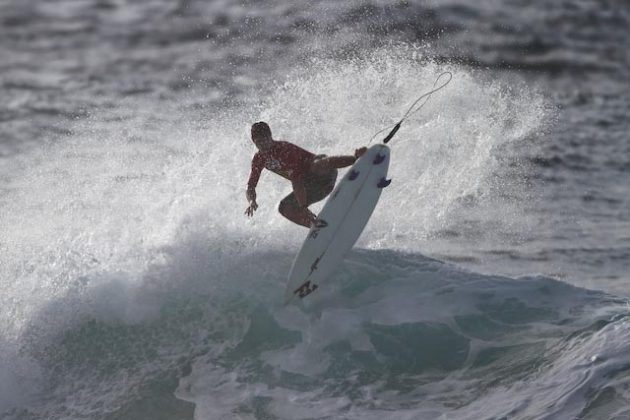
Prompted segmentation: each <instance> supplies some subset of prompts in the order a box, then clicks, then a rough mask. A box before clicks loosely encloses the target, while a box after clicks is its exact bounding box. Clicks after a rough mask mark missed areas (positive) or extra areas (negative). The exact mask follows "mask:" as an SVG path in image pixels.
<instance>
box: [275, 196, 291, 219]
mask: <svg viewBox="0 0 630 420" xmlns="http://www.w3.org/2000/svg"><path fill="white" fill-rule="evenodd" d="M291 210H293V206H292V204H291V198H290V197H285V198H283V199H282V201H280V204H278V211H279V212H280V214H281V215H283V216H284V217H288V215H289V214H290V213H291Z"/></svg>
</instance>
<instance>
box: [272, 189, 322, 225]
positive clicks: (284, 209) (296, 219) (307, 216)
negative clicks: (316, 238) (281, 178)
mask: <svg viewBox="0 0 630 420" xmlns="http://www.w3.org/2000/svg"><path fill="white" fill-rule="evenodd" d="M278 211H279V212H280V214H281V215H283V216H284V217H286V218H287V219H289V220H290V221H292V222H293V223H296V224H298V225H301V226H304V227H307V228H310V227H311V223H312V222H313V220H315V215H314V214H313V213H312V212H311V211H310V210H309V209H308V208H306V207H300V205H299V204H298V202H297V199H296V198H295V194H294V193H291V194H289V195H287V196H286V197H284V198H283V199H282V201H281V202H280V205H279V206H278Z"/></svg>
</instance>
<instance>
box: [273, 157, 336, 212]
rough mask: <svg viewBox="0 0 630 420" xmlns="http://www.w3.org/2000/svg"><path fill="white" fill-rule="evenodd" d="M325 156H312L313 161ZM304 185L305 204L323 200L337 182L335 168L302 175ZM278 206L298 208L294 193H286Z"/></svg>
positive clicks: (308, 204)
mask: <svg viewBox="0 0 630 420" xmlns="http://www.w3.org/2000/svg"><path fill="white" fill-rule="evenodd" d="M324 157H326V155H317V156H315V158H313V161H316V160H317V159H321V158H324ZM303 179H304V187H305V188H306V205H307V206H310V205H311V204H313V203H317V202H318V201H321V200H323V199H324V198H326V197H327V196H328V194H330V193H331V192H332V190H333V189H334V188H335V183H336V182H337V170H336V169H331V170H330V171H329V172H328V173H326V174H324V175H319V174H313V173H307V174H306V175H304V178H303ZM280 206H281V207H282V206H291V207H295V208H299V207H300V205H299V204H298V201H297V198H296V197H295V193H294V192H292V193H291V194H289V195H287V196H286V197H284V198H283V199H282V201H281V202H280Z"/></svg>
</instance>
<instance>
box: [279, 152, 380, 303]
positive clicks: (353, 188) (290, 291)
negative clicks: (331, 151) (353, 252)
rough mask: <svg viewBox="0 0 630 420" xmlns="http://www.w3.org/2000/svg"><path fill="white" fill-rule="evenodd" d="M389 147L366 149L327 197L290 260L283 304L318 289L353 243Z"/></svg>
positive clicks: (369, 206)
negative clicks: (298, 250) (299, 247)
mask: <svg viewBox="0 0 630 420" xmlns="http://www.w3.org/2000/svg"><path fill="white" fill-rule="evenodd" d="M388 167H389V147H387V146H385V145H384V144H377V145H374V146H372V147H370V148H369V149H368V150H367V151H366V152H365V154H364V155H363V156H361V158H359V159H358V160H357V161H356V162H355V163H354V165H352V167H351V168H350V169H349V170H348V172H347V173H346V174H345V176H344V177H343V179H342V180H341V181H339V183H338V184H337V186H336V187H335V189H334V190H333V192H332V193H331V194H330V196H329V197H328V200H327V201H326V204H325V205H324V208H323V209H322V211H321V212H320V213H319V215H318V216H317V219H316V221H315V224H314V225H313V226H312V227H311V229H310V231H309V233H308V236H307V237H306V240H305V241H304V244H303V245H302V248H301V249H300V252H299V253H298V255H297V257H295V260H294V261H293V266H292V267H291V271H290V272H289V282H288V284H287V289H286V292H285V294H284V298H285V303H290V302H292V301H293V302H294V301H296V300H300V299H305V298H307V297H308V296H310V295H311V293H313V292H316V290H317V289H318V288H319V287H320V286H322V283H324V282H325V281H326V280H327V279H328V277H329V276H330V275H331V274H332V272H333V271H334V270H335V268H337V265H339V263H340V262H341V260H342V259H343V257H344V255H345V254H346V253H347V252H348V251H349V250H350V249H351V248H352V246H353V245H354V244H355V242H356V241H357V239H359V236H360V235H361V232H363V229H364V228H365V225H366V224H367V222H368V220H369V219H370V216H371V215H372V212H373V211H374V208H375V207H376V203H377V202H378V199H379V197H380V196H381V191H382V190H383V188H384V187H386V186H387V185H389V183H390V181H389V180H387V179H386V177H387V169H388Z"/></svg>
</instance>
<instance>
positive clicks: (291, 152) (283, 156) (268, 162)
mask: <svg viewBox="0 0 630 420" xmlns="http://www.w3.org/2000/svg"><path fill="white" fill-rule="evenodd" d="M313 158H315V155H314V154H313V153H311V152H309V151H307V150H304V149H302V148H301V147H299V146H296V145H295V144H292V143H289V142H286V141H274V144H273V146H271V148H269V150H266V151H264V152H262V151H258V152H257V153H256V154H255V155H254V158H253V159H252V171H251V173H250V175H249V181H247V188H248V189H254V188H256V185H257V184H258V179H259V178H260V174H261V172H262V170H263V169H268V170H270V171H272V172H274V173H276V174H278V175H280V176H282V177H284V178H286V179H288V180H289V181H292V182H294V181H300V180H301V179H302V178H303V177H304V175H306V174H307V173H308V171H309V169H310V166H311V163H312V162H313Z"/></svg>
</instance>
